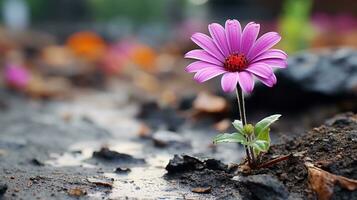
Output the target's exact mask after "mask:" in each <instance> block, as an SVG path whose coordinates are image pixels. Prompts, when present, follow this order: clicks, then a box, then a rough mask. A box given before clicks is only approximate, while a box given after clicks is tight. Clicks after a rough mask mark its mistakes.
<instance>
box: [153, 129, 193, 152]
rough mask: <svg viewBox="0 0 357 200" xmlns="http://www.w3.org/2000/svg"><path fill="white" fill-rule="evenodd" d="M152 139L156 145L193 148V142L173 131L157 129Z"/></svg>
mask: <svg viewBox="0 0 357 200" xmlns="http://www.w3.org/2000/svg"><path fill="white" fill-rule="evenodd" d="M152 140H153V143H154V146H155V147H159V148H164V147H174V148H191V143H190V142H189V141H188V140H186V139H185V138H183V136H182V135H179V134H177V133H175V132H171V131H157V132H156V133H154V134H153V136H152Z"/></svg>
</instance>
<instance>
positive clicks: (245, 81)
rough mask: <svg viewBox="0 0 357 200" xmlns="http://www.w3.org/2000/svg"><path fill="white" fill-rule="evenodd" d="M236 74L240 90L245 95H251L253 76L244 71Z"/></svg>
mask: <svg viewBox="0 0 357 200" xmlns="http://www.w3.org/2000/svg"><path fill="white" fill-rule="evenodd" d="M238 74H239V85H240V87H241V88H242V90H243V91H244V92H246V93H251V92H252V91H253V88H254V79H253V75H252V74H251V73H249V72H246V71H242V72H238Z"/></svg>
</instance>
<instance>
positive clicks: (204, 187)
mask: <svg viewBox="0 0 357 200" xmlns="http://www.w3.org/2000/svg"><path fill="white" fill-rule="evenodd" d="M119 85H121V86H123V85H125V84H119ZM118 87H119V86H116V88H117V89H116V90H115V91H110V90H109V91H103V92H98V91H76V94H75V95H73V98H72V99H70V100H52V101H41V100H29V99H27V98H24V97H23V96H18V95H14V94H11V93H8V92H3V91H0V97H1V99H0V197H2V198H3V199H6V200H8V199H9V200H12V199H26V200H27V199H29V200H31V199H78V198H80V199H125V198H128V199H259V198H258V197H256V196H254V192H252V191H251V187H252V186H254V188H258V187H257V186H261V187H259V188H261V189H262V190H261V192H259V194H268V193H269V192H270V191H272V192H271V193H269V194H271V195H270V196H272V197H276V199H278V198H280V199H284V198H285V197H287V196H286V195H284V194H283V193H284V191H289V192H288V194H289V198H293V197H296V198H298V197H303V198H305V195H307V196H308V195H310V194H312V192H311V191H310V190H309V189H307V187H306V185H307V183H306V177H305V176H306V169H305V168H303V167H304V166H303V165H302V164H301V163H300V162H299V161H301V160H303V161H304V159H305V158H306V157H310V159H311V160H310V162H313V163H314V164H316V165H317V166H320V165H318V163H317V160H316V159H318V158H323V159H325V160H328V157H327V156H331V157H332V158H336V159H337V158H338V156H336V155H339V154H338V153H339V152H340V153H341V152H343V151H342V150H338V149H335V146H338V147H339V148H344V149H347V147H348V149H349V150H350V151H351V154H346V155H345V154H343V155H342V157H343V158H342V159H341V160H336V162H335V163H338V162H339V161H342V160H344V158H348V156H351V158H350V160H349V161H348V162H347V160H346V161H345V162H341V163H339V164H330V165H326V162H322V163H324V164H325V165H324V166H321V168H323V169H326V170H328V171H330V172H332V173H335V174H340V175H343V176H346V177H349V178H355V176H356V175H355V174H353V173H355V171H356V170H355V168H349V166H356V163H355V160H356V158H355V157H352V156H353V152H355V149H354V147H355V146H356V145H355V143H353V142H355V141H356V139H355V137H356V136H355V135H356V133H355V131H356V127H355V125H353V123H354V122H353V123H352V124H351V123H347V122H345V121H344V120H342V121H341V120H340V122H333V121H329V122H328V123H327V124H326V125H323V126H322V127H323V128H321V127H320V128H318V129H319V131H316V130H315V129H313V130H312V131H311V132H309V133H307V136H304V137H301V138H300V139H299V138H298V139H297V140H295V142H296V143H295V142H293V143H291V142H290V143H286V144H285V145H277V146H273V148H272V149H271V151H270V152H269V153H268V154H267V155H266V158H265V159H269V158H271V157H274V156H278V155H284V154H286V153H289V152H300V154H302V155H303V156H300V157H296V163H294V160H289V161H287V162H292V163H293V164H294V166H293V168H291V169H290V168H289V166H288V165H287V162H282V163H281V164H279V165H276V166H273V167H272V168H269V169H264V170H263V169H262V170H259V171H253V172H251V173H250V176H248V174H246V173H241V172H239V173H238V174H237V169H238V167H237V165H236V164H228V163H240V162H241V161H242V159H243V158H244V151H243V148H242V147H241V146H238V145H236V144H223V145H218V146H213V145H212V140H211V139H212V138H213V137H214V136H215V135H216V134H217V132H219V131H217V129H216V128H215V127H214V125H213V124H215V123H216V122H217V121H219V120H221V119H222V118H225V119H227V118H229V117H230V116H227V115H224V114H223V115H220V118H219V119H217V118H213V119H212V118H210V117H201V116H200V118H194V117H193V116H192V115H191V114H192V113H189V112H190V110H188V111H187V110H185V109H184V110H183V109H181V108H179V109H176V108H174V107H164V108H162V106H159V105H158V104H155V105H154V104H152V103H143V102H140V101H136V100H135V101H133V99H138V97H137V96H135V95H133V94H130V93H129V92H128V91H132V90H131V89H130V88H129V89H128V88H125V87H124V86H123V88H120V87H119V88H118ZM117 90H119V91H120V92H118V91H117ZM189 99H190V100H188V101H191V100H192V98H191V97H190V98H189ZM186 103H187V102H186ZM248 103H249V101H248ZM188 104H189V103H188ZM186 106H187V105H186ZM190 106H191V105H188V107H190ZM251 107H252V108H253V107H254V106H251ZM322 110H324V109H322ZM310 111H311V110H310ZM312 111H314V110H312ZM312 111H311V112H312ZM318 112H319V113H320V115H321V116H320V115H319V116H318V118H319V119H321V118H324V117H323V116H326V115H325V114H326V113H325V114H321V113H323V112H320V111H318ZM250 113H252V115H251V116H252V118H253V120H252V121H256V120H255V119H256V118H257V119H259V118H261V116H265V115H266V113H263V112H261V111H259V112H258V113H256V114H254V112H253V110H252V112H250ZM307 113H308V112H307ZM306 115H309V114H306ZM306 115H305V116H302V117H301V116H299V115H294V116H293V115H289V117H287V118H284V119H283V120H282V121H280V122H279V125H278V126H274V127H272V139H273V142H274V143H277V142H281V141H284V139H281V135H285V136H286V138H288V139H289V138H290V139H291V137H292V136H294V135H295V132H298V133H299V134H298V135H304V134H303V132H299V131H297V130H294V131H292V132H287V130H289V127H290V125H291V124H294V125H295V126H296V124H303V123H305V122H306V121H308V123H307V124H309V122H310V121H309V120H306V118H305V117H306ZM222 116H223V117H222ZM255 117H256V118H255ZM345 118H346V117H345ZM347 118H348V119H350V118H352V117H347ZM288 119H291V120H290V121H289V120H288ZM296 119H299V120H298V122H299V123H297V122H296V121H295V120H296ZM303 119H304V120H303ZM309 119H310V118H309ZM337 121H338V120H337ZM352 121H353V120H352ZM300 122H301V123H300ZM143 125H144V127H147V128H145V131H143ZM304 127H305V126H304ZM307 127H309V126H307ZM300 128H301V127H300ZM228 131H229V130H228ZM315 132H316V134H315V135H313V134H312V133H315ZM323 133H333V134H332V135H328V137H327V136H326V137H327V138H325V136H322V135H319V134H323ZM347 133H348V134H349V137H348V138H346V139H343V140H342V139H339V138H340V137H341V138H342V135H341V134H347ZM310 135H311V136H310ZM310 137H311V139H308V140H306V141H305V138H310ZM335 137H337V138H335ZM314 138H317V139H318V140H317V141H315V140H314ZM326 139H329V142H325V141H326ZM299 141H300V143H299ZM312 142H313V145H312V144H310V143H312ZM323 142H325V143H326V145H328V144H331V145H330V147H329V146H327V147H329V148H330V149H327V150H328V151H329V152H330V153H331V155H329V154H326V151H327V150H324V148H327V147H322V146H323V145H321V144H324V143H323ZM342 142H344V145H345V146H341V145H340V143H342ZM319 146H320V147H319ZM318 147H319V148H318ZM310 148H311V150H309V149H310ZM320 148H321V149H320ZM304 149H307V150H306V151H307V152H306V153H301V152H302V151H305V150H304ZM352 150H353V151H352ZM319 152H321V155H320V154H318V153H319ZM175 154H177V155H182V154H186V155H189V156H188V157H186V158H188V161H189V163H191V164H189V165H188V166H189V167H188V168H189V170H187V167H182V168H181V169H182V170H181V171H180V170H179V173H168V171H167V169H165V167H166V166H167V164H168V163H169V161H170V159H172V158H173V157H174V155H175ZM309 154H313V155H315V154H316V156H311V155H309ZM325 154H326V155H325ZM323 155H325V156H326V157H324V156H323ZM346 156H347V157H346ZM178 158H183V157H181V156H178ZM184 160H185V159H184ZM186 161H187V159H186ZM177 162H178V163H181V161H180V159H178V160H177ZM182 163H183V166H185V164H184V163H185V161H183V162H182ZM225 163H227V164H225ZM179 166H180V164H179ZM186 166H187V165H186ZM192 166H195V167H194V168H192ZM274 167H275V168H276V169H275V168H274ZM179 168H180V167H179ZM176 169H177V168H173V169H172V170H173V171H176ZM169 170H170V169H169ZM289 170H290V171H289ZM304 170H305V171H304ZM351 170H352V171H351ZM284 173H286V175H284ZM254 174H255V175H257V176H253V175H254ZM292 174H293V175H292ZM260 175H269V176H268V177H265V176H260ZM286 176H287V177H288V178H286ZM237 177H238V178H237ZM284 177H285V179H286V180H285V179H284ZM291 177H294V178H291ZM296 177H297V179H296V180H295V178H296ZM299 179H301V180H299ZM294 181H295V182H294ZM267 183H269V184H267ZM270 183H272V184H270ZM280 183H282V184H283V185H281V184H280ZM336 191H337V192H336V194H339V193H338V192H340V191H341V192H345V191H344V190H343V189H341V188H340V189H339V188H336ZM294 194H296V195H295V196H294ZM349 194H350V193H348V195H349ZM342 197H348V196H342ZM350 197H351V196H350ZM351 198H352V197H351ZM351 198H350V199H351ZM352 199H353V198H352Z"/></svg>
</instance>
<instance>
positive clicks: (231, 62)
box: [224, 54, 248, 72]
mask: <svg viewBox="0 0 357 200" xmlns="http://www.w3.org/2000/svg"><path fill="white" fill-rule="evenodd" d="M247 65H248V61H247V59H246V58H245V56H244V55H243V54H231V55H229V56H228V57H227V58H226V60H225V62H224V68H225V69H226V70H227V71H230V72H238V71H242V70H244V69H245V68H247Z"/></svg>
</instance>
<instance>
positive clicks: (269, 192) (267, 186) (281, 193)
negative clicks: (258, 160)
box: [233, 174, 289, 200]
mask: <svg viewBox="0 0 357 200" xmlns="http://www.w3.org/2000/svg"><path fill="white" fill-rule="evenodd" d="M233 180H235V181H238V182H239V183H240V184H242V185H243V186H245V187H246V188H247V189H248V190H249V191H250V192H251V195H252V198H253V199H258V200H286V199H288V198H289V192H288V190H287V189H286V188H285V186H284V184H283V183H282V182H280V181H279V180H278V179H276V178H274V177H273V176H271V175H267V174H259V175H251V176H247V177H242V176H235V177H233Z"/></svg>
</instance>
